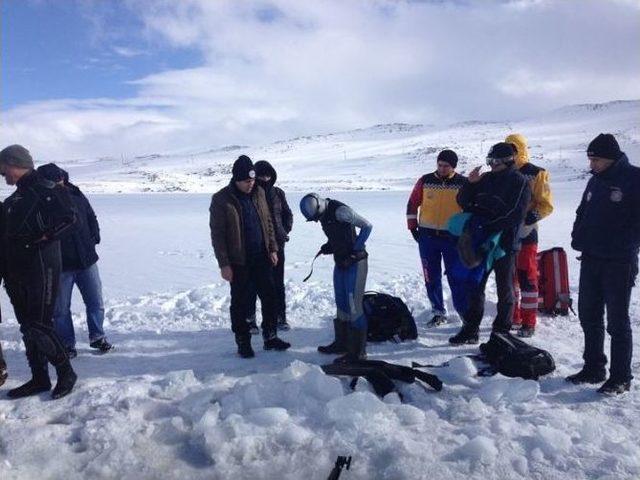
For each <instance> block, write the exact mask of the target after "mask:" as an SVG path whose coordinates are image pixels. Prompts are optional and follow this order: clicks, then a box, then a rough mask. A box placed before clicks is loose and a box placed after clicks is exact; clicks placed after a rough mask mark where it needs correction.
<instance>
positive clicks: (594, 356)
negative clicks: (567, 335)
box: [567, 133, 640, 395]
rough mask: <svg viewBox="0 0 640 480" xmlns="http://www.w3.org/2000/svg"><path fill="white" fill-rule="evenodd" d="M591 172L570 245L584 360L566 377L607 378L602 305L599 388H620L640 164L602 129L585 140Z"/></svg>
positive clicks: (627, 342) (627, 381) (628, 351)
mask: <svg viewBox="0 0 640 480" xmlns="http://www.w3.org/2000/svg"><path fill="white" fill-rule="evenodd" d="M587 156H588V157H589V163H590V166H591V174H592V177H591V179H590V180H589V183H587V188H586V189H585V191H584V194H583V195H582V201H581V202H580V206H579V207H578V210H577V212H576V220H575V222H574V224H573V231H572V232H571V237H572V242H571V246H572V247H573V248H574V249H575V250H578V251H579V252H582V255H581V264H580V287H579V294H578V315H579V316H580V325H581V326H582V330H583V332H584V353H583V355H582V358H583V359H584V366H583V368H582V370H580V371H579V372H578V373H575V374H573V375H570V376H569V377H567V381H569V382H572V383H575V384H578V383H601V382H603V381H604V380H605V378H606V371H605V366H606V364H607V356H606V355H605V354H604V331H605V330H604V310H605V307H606V310H607V332H608V333H609V335H611V364H610V368H609V379H608V380H607V381H606V382H605V383H604V384H603V385H602V386H601V387H600V388H599V389H598V391H599V392H600V393H604V394H614V395H615V394H620V393H623V392H626V391H628V390H629V389H630V387H631V379H632V378H633V376H632V372H631V358H632V348H633V343H632V337H631V322H630V319H629V303H630V299H631V290H632V288H633V286H634V284H635V279H636V276H637V274H638V250H639V249H640V168H638V167H635V166H632V165H630V164H629V160H628V159H627V156H626V155H625V154H624V153H623V152H621V151H620V147H619V145H618V142H617V141H616V139H615V137H614V136H613V135H611V134H610V133H604V134H603V133H601V134H600V135H598V136H597V137H596V138H595V139H593V141H592V142H591V143H590V144H589V146H588V148H587Z"/></svg>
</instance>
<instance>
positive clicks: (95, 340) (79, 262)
mask: <svg viewBox="0 0 640 480" xmlns="http://www.w3.org/2000/svg"><path fill="white" fill-rule="evenodd" d="M38 172H39V173H40V174H41V175H42V176H43V177H45V178H46V179H47V180H51V181H52V182H55V183H57V184H59V185H60V186H62V187H63V188H65V189H66V190H67V192H68V193H69V195H70V196H71V200H72V201H73V204H74V206H75V209H76V214H77V220H76V223H75V225H74V226H73V229H72V230H71V232H70V233H68V234H67V235H65V236H64V237H63V238H61V239H60V248H61V250H62V273H61V275H60V287H59V290H58V297H57V299H56V306H55V309H54V312H53V324H54V325H55V328H56V332H58V335H59V336H60V339H61V340H62V343H63V344H64V346H65V348H66V349H67V353H68V354H69V357H71V358H75V357H76V356H77V354H78V353H77V351H76V336H75V331H74V329H73V320H72V318H71V294H72V293H73V286H74V284H75V285H77V287H78V289H79V290H80V293H81V294H82V299H83V301H84V303H85V306H86V313H87V327H88V329H89V346H90V347H91V348H95V349H97V350H98V351H99V352H102V353H106V352H108V351H109V350H111V348H112V345H111V344H110V343H109V342H108V341H107V338H106V336H105V334H104V328H103V323H104V302H103V300H102V282H101V281H100V273H99V272H98V264H97V262H98V254H97V253H96V245H97V244H98V243H100V226H99V225H98V219H97V217H96V214H95V213H94V211H93V208H91V204H90V203H89V200H87V197H85V196H84V195H83V193H82V192H81V191H80V189H79V188H78V187H76V186H75V185H73V184H72V183H69V179H68V176H67V175H65V174H66V172H65V171H64V170H62V169H61V168H60V167H58V166H57V165H56V164H55V163H47V164H46V165H41V166H40V167H38ZM65 180H66V181H65Z"/></svg>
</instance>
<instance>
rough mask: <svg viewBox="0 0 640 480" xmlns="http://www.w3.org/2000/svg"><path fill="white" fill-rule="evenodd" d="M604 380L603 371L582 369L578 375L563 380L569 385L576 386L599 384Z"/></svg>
mask: <svg viewBox="0 0 640 480" xmlns="http://www.w3.org/2000/svg"><path fill="white" fill-rule="evenodd" d="M605 378H607V373H606V372H605V371H604V369H602V370H587V369H585V368H583V369H582V370H580V371H579V372H578V373H574V374H573V375H569V376H568V377H566V378H565V380H566V381H567V382H569V383H573V384H574V385H578V384H580V383H601V382H604V380H605ZM603 386H604V385H603Z"/></svg>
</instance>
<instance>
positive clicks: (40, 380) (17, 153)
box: [0, 145, 77, 399]
mask: <svg viewBox="0 0 640 480" xmlns="http://www.w3.org/2000/svg"><path fill="white" fill-rule="evenodd" d="M0 174H2V175H3V176H4V177H5V181H6V182H7V185H15V186H16V190H15V192H13V193H12V194H11V195H10V196H9V197H8V198H7V199H6V200H5V202H4V205H3V213H4V220H5V225H4V229H3V232H2V238H3V241H4V247H5V259H6V262H5V268H6V270H5V274H6V277H5V287H6V289H7V293H8V295H9V298H10V300H11V303H12V304H13V308H14V310H15V314H16V318H17V319H18V323H19V324H20V332H21V333H22V340H23V341H24V346H25V353H26V355H27V361H28V362H29V368H30V369H31V376H32V378H31V380H29V381H28V382H27V383H25V384H24V385H21V386H19V387H17V388H14V389H12V390H9V392H8V393H7V396H8V397H9V398H20V397H27V396H31V395H36V394H38V393H40V392H45V391H47V390H50V389H51V380H50V379H49V368H48V363H51V364H52V365H53V366H54V367H55V369H56V373H57V375H58V382H57V384H56V386H55V388H54V389H53V392H52V393H51V396H52V398H54V399H55V398H60V397H63V396H65V395H67V394H69V393H70V392H71V390H72V389H73V387H74V385H75V383H76V380H77V376H76V374H75V372H74V371H73V368H72V367H71V362H70V361H69V356H68V355H67V351H66V349H65V348H64V345H63V344H62V342H61V341H60V337H58V334H57V333H56V331H55V328H54V326H53V321H52V317H53V308H54V305H55V300H56V294H57V292H58V282H59V280H60V271H61V267H62V262H61V258H60V240H59V239H60V237H61V236H62V235H63V234H64V233H66V232H67V231H68V230H69V229H70V228H71V227H72V225H73V224H74V222H75V212H74V208H73V204H72V202H71V199H70V198H69V194H68V193H67V192H66V191H65V190H64V189H63V188H62V187H60V186H57V185H56V184H55V183H53V182H50V181H49V180H46V179H45V178H43V177H42V176H41V175H40V174H39V173H38V172H37V171H35V170H34V165H33V159H32V158H31V154H30V153H29V151H28V150H27V149H26V148H24V147H23V146H21V145H11V146H9V147H6V148H5V149H4V150H2V151H1V152H0Z"/></svg>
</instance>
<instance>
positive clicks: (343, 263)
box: [337, 250, 369, 268]
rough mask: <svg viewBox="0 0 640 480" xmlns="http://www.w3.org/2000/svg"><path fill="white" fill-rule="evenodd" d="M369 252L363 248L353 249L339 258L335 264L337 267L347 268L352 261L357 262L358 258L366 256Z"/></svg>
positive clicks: (361, 258) (362, 258)
mask: <svg viewBox="0 0 640 480" xmlns="http://www.w3.org/2000/svg"><path fill="white" fill-rule="evenodd" d="M368 256H369V254H368V253H367V252H366V251H364V250H354V251H353V252H351V253H350V254H349V256H348V257H345V258H343V259H342V260H340V261H339V262H338V263H337V265H338V267H339V268H349V267H350V266H351V265H353V264H354V263H358V262H359V261H360V260H364V259H365V258H367V257H368Z"/></svg>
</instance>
